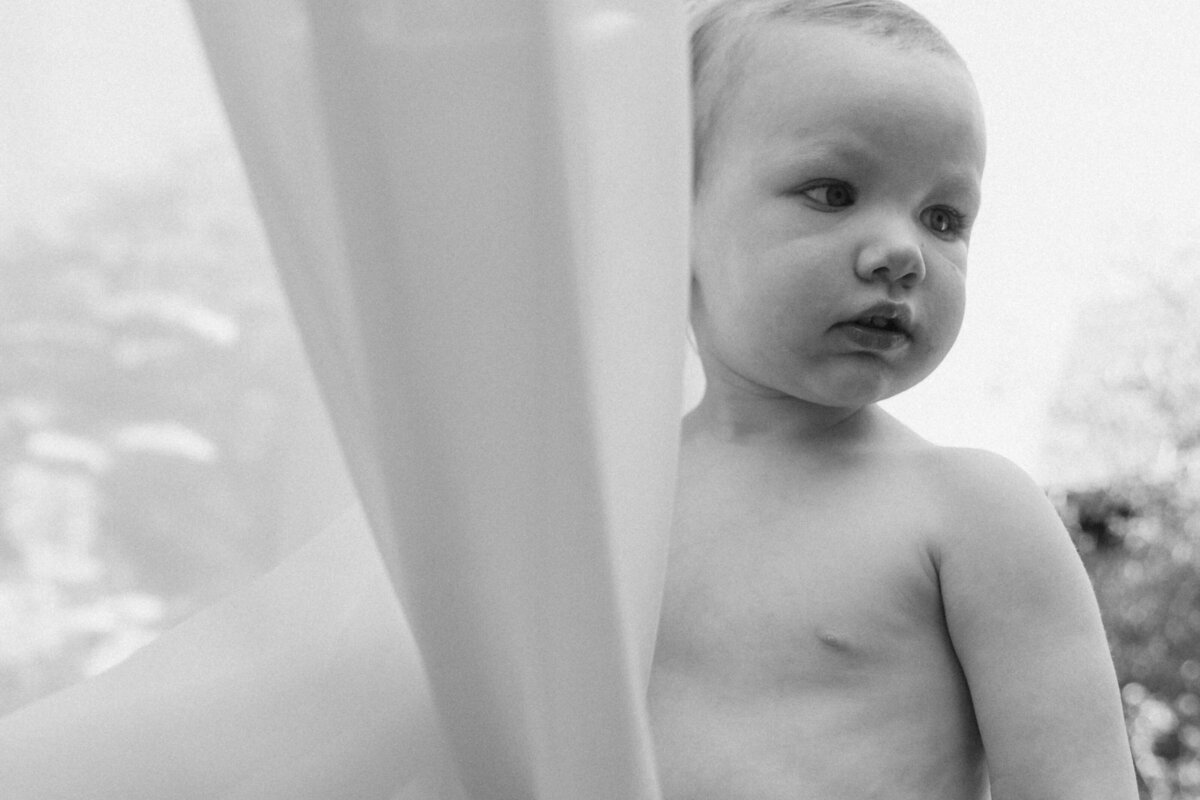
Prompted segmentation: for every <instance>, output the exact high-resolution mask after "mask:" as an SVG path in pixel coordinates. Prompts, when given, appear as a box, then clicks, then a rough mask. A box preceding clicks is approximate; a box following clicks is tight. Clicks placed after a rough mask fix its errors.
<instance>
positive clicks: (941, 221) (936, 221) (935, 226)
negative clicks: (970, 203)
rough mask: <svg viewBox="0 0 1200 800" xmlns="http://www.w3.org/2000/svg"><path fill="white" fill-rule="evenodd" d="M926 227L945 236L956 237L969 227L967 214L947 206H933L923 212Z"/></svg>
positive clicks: (922, 218) (922, 216) (922, 217)
mask: <svg viewBox="0 0 1200 800" xmlns="http://www.w3.org/2000/svg"><path fill="white" fill-rule="evenodd" d="M921 220H922V221H923V222H924V223H925V227H927V228H929V230H931V231H933V232H934V233H936V234H937V235H938V236H941V237H944V238H954V237H956V236H959V235H960V234H962V233H963V231H964V230H965V229H966V227H967V219H966V216H965V215H963V214H962V213H961V212H959V211H955V210H954V209H953V208H948V207H947V206H933V207H932V208H927V209H925V210H924V211H922V212H921Z"/></svg>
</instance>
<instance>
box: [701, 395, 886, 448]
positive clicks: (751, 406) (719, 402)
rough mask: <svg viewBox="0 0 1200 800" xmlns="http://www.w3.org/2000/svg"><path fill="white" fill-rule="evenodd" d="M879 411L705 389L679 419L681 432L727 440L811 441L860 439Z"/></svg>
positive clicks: (869, 408) (784, 396) (785, 397)
mask: <svg viewBox="0 0 1200 800" xmlns="http://www.w3.org/2000/svg"><path fill="white" fill-rule="evenodd" d="M880 415H883V416H886V415H885V414H884V412H883V411H881V410H880V409H879V408H878V407H876V406H875V405H874V404H871V405H866V406H858V407H851V408H836V407H829V406H820V405H816V404H814V403H809V402H806V401H803V400H798V399H796V398H794V397H790V396H787V395H765V394H764V395H747V394H741V395H739V396H737V397H730V396H726V395H724V394H723V393H721V392H720V391H712V390H711V389H710V390H709V391H707V392H706V393H705V395H704V398H703V399H702V400H701V401H700V404H699V405H698V406H697V407H696V408H695V410H693V411H692V412H691V413H690V414H688V416H687V418H686V420H685V421H684V436H685V437H687V436H689V435H692V434H699V433H703V434H705V435H709V436H714V437H716V438H719V439H723V440H726V441H730V442H736V441H743V442H747V443H749V442H752V441H754V440H756V439H771V440H774V441H791V442H796V443H806V442H807V443H812V444H816V443H818V442H829V441H831V440H837V439H845V438H850V439H855V438H859V437H860V436H863V435H864V434H866V433H867V431H868V430H869V429H870V428H872V427H874V426H875V424H876V423H877V422H878V420H877V419H876V417H878V416H880Z"/></svg>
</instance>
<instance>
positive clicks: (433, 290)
mask: <svg viewBox="0 0 1200 800" xmlns="http://www.w3.org/2000/svg"><path fill="white" fill-rule="evenodd" d="M192 6H193V11H194V15H195V18H196V20H197V23H198V25H199V28H200V31H201V34H202V37H203V39H204V42H205V46H206V49H207V51H208V54H209V59H210V63H211V65H212V68H213V73H214V75H215V77H216V80H217V84H218V87H219V89H220V92H221V95H222V98H223V100H224V103H225V105H226V109H227V112H228V115H229V118H230V121H231V123H232V126H233V129H234V133H235V136H236V139H237V141H238V145H239V148H240V150H241V153H242V157H243V161H244V163H245V166H246V169H247V172H248V174H249V177H250V180H251V183H252V186H253V188H254V191H255V194H256V198H257V200H258V203H259V207H260V210H261V212H262V215H263V217H264V221H265V223H266V227H267V230H268V234H269V237H270V240H271V243H272V248H273V250H274V253H275V256H276V260H277V263H278V266H279V268H280V270H281V274H282V275H283V279H284V283H285V286H286V288H287V291H288V294H289V297H290V299H291V302H292V304H293V308H294V312H295V314H296V316H297V320H298V323H299V326H300V328H301V331H302V334H303V336H304V339H305V344H306V347H307V350H308V353H309V357H310V360H311V363H312V366H313V368H314V371H315V373H316V376H317V379H318V383H319V384H320V387H321V390H322V395H323V397H324V400H325V403H326V405H327V407H328V409H329V411H330V414H331V416H332V419H333V421H334V426H335V428H336V430H337V434H338V438H339V440H340V442H341V445H342V452H343V454H344V455H345V458H346V462H347V464H348V466H349V468H350V472H351V474H352V476H353V478H354V483H355V486H356V488H357V490H358V495H359V498H360V499H361V501H362V506H363V508H364V510H365V515H366V518H367V519H368V520H369V523H370V529H371V531H372V532H373V534H374V540H375V543H376V545H377V547H378V550H379V552H380V553H381V554H382V556H383V562H384V564H385V565H386V568H387V572H388V576H389V577H390V579H391V582H392V585H393V587H394V588H395V591H396V594H397V596H398V597H399V598H400V600H401V604H402V607H403V609H404V618H405V620H406V621H407V625H408V627H409V628H410V629H411V631H412V635H413V637H414V638H415V640H416V642H417V643H418V646H419V650H420V654H421V661H422V662H423V664H424V667H425V675H426V676H427V679H428V686H429V687H430V692H431V699H432V706H433V707H434V708H435V709H436V718H437V720H439V721H440V725H441V729H442V733H443V734H444V737H445V740H446V741H447V742H448V743H449V748H450V755H451V760H452V762H453V764H454V770H453V771H454V772H455V773H456V775H457V777H458V778H459V779H460V781H461V784H462V786H463V787H464V788H465V789H466V790H467V791H468V792H469V793H471V794H472V795H473V796H476V797H480V798H484V797H486V798H510V797H511V798H522V799H524V798H571V800H586V798H595V799H596V800H612V799H613V798H653V797H656V796H657V794H658V792H657V787H656V782H655V777H654V767H653V759H652V756H651V750H650V743H649V736H648V729H647V725H646V720H645V712H644V705H643V697H644V691H645V684H646V680H647V677H648V672H649V668H650V661H651V657H652V652H653V645H654V636H655V626H656V622H657V616H658V603H659V595H660V593H661V588H662V576H663V570H664V565H665V555H666V535H667V530H668V527H669V521H670V509H671V500H672V493H673V483H674V466H675V457H676V436H677V424H678V416H679V409H680V398H679V394H680V386H681V377H680V349H681V341H682V335H683V332H684V329H685V313H686V312H685V302H686V228H687V221H686V219H687V201H688V169H689V161H690V157H689V154H688V146H687V142H688V138H689V137H688V132H687V129H688V121H687V116H688V115H687V107H686V102H687V88H686V81H687V78H686V57H685V50H684V47H685V37H684V34H683V27H684V26H683V8H682V6H681V5H680V3H679V0H655V1H654V2H651V1H650V0H626V1H625V2H621V1H619V0H612V1H609V0H593V1H591V2H588V1H586V0H476V1H475V2H467V1H466V0H458V1H457V2H448V1H447V0H347V1H346V2H339V3H336V4H334V3H327V2H323V1H322V0H311V1H310V2H304V1H303V0H259V1H258V2H255V3H244V2H238V1H235V0H192ZM409 663H410V664H411V667H410V671H413V672H416V671H418V670H419V669H420V668H419V667H417V666H416V662H415V661H411V662H409ZM395 680H396V681H399V682H405V681H409V682H410V683H412V684H413V685H418V684H420V683H421V676H420V675H419V674H411V675H406V674H397V675H396V676H395ZM413 702H414V703H419V702H424V699H423V698H418V699H417V700H414V701H413ZM413 719H414V722H413V723H412V724H414V725H417V724H422V725H424V724H429V725H432V724H434V723H432V722H430V721H428V720H426V721H425V722H420V723H418V722H417V721H416V720H420V719H424V716H423V714H422V713H417V712H415V711H414V717H413ZM430 735H431V737H432V736H435V735H436V734H435V733H434V732H432V731H431V733H430ZM396 758H397V759H398V760H400V761H404V760H406V759H412V758H414V756H413V755H411V754H405V753H398V754H397V755H396ZM413 767H414V770H415V771H409V770H402V772H403V773H404V774H405V775H409V776H412V775H416V774H417V773H419V772H420V771H421V770H420V767H421V765H413ZM406 780H407V781H408V784H407V786H408V788H407V790H406V791H408V792H409V794H408V795H404V796H412V797H420V796H422V794H421V793H422V792H431V793H432V792H435V791H443V790H434V789H431V788H428V787H429V786H432V784H423V783H420V781H418V780H417V779H416V778H412V777H409V778H408V779H406ZM422 787H425V788H422ZM445 791H448V790H445Z"/></svg>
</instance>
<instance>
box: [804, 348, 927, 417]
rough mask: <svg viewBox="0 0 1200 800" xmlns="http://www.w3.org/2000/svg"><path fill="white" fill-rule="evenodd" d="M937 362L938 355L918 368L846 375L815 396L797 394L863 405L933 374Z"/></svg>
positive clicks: (832, 403)
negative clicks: (923, 366) (866, 374)
mask: <svg viewBox="0 0 1200 800" xmlns="http://www.w3.org/2000/svg"><path fill="white" fill-rule="evenodd" d="M940 363H941V360H940V359H939V360H938V362H937V363H934V364H932V365H930V366H928V367H926V368H922V369H919V370H912V371H905V372H899V373H897V372H892V373H890V374H883V375H881V374H875V375H870V376H858V377H857V378H848V379H846V380H844V381H841V382H838V383H836V384H835V385H832V386H829V387H827V389H826V391H824V392H821V393H818V394H817V396H814V395H813V394H809V396H808V397H804V396H802V395H804V394H808V393H805V392H801V393H798V394H797V395H796V397H797V398H798V399H802V400H808V402H814V403H816V404H818V405H825V406H829V407H835V408H847V409H849V408H863V407H866V406H869V405H873V404H875V403H880V402H883V401H884V400H890V399H891V398H893V397H896V396H897V395H900V394H903V393H904V392H906V391H908V390H909V389H911V388H913V387H914V386H916V385H917V384H919V383H921V382H922V381H924V380H925V379H926V378H928V377H929V376H930V375H931V374H933V372H934V370H935V369H937V367H938V364H940Z"/></svg>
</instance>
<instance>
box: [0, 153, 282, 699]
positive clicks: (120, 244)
mask: <svg viewBox="0 0 1200 800" xmlns="http://www.w3.org/2000/svg"><path fill="white" fill-rule="evenodd" d="M299 358H300V355H299V351H298V345H297V344H296V339H295V333H294V330H293V329H292V327H291V322H290V319H289V317H288V315H287V312H286V307H285V304H284V301H283V298H282V296H281V293H280V290H279V288H278V286H277V285H276V283H275V276H274V275H273V273H272V268H271V265H270V258H269V255H268V253H267V250H266V248H265V245H264V243H263V239H262V236H261V234H260V232H259V230H258V227H257V218H256V216H255V214H254V211H253V208H252V206H251V204H250V202H249V200H248V198H247V195H246V191H245V189H244V187H243V186H242V185H241V177H240V170H239V168H238V165H237V164H236V162H235V160H234V158H233V156H232V155H231V154H225V153H219V152H207V153H201V154H196V155H194V156H192V157H189V158H188V159H185V160H181V161H180V162H178V163H177V164H176V165H175V166H174V167H173V168H172V169H171V170H169V171H168V172H167V174H163V175H160V176H157V177H154V178H152V179H147V180H144V181H142V182H139V183H136V184H119V185H118V184H113V185H100V186H96V187H95V188H94V191H93V193H92V194H91V197H90V199H89V200H88V201H87V202H86V203H85V204H83V205H82V206H81V207H79V208H78V210H77V211H75V212H74V213H72V214H71V215H70V217H69V218H67V219H65V220H64V221H63V222H62V224H61V225H60V226H59V230H57V231H56V232H48V231H40V232H30V231H25V232H17V233H14V234H12V235H11V236H9V237H8V238H7V239H6V241H4V242H3V243H2V244H0V364H3V365H4V369H3V371H0V513H2V516H0V523H2V528H0V630H3V632H4V634H3V636H2V637H0V712H3V711H4V710H5V709H8V708H11V707H13V706H15V705H17V704H20V703H22V702H25V701H27V700H29V699H32V698H33V697H36V696H38V695H41V694H44V693H46V692H48V691H51V690H53V689H56V688H58V687H60V686H62V685H65V684H67V683H70V682H73V681H74V680H77V679H78V678H79V677H82V676H83V675H85V674H92V673H95V672H98V671H100V670H102V669H103V668H105V667H106V666H108V665H110V664H111V663H115V662H116V661H119V660H120V659H121V658H123V657H124V656H125V655H127V654H128V653H129V652H131V651H132V650H133V649H136V647H138V646H140V645H141V644H143V643H144V642H146V641H148V640H149V639H150V638H152V637H153V636H154V635H155V634H156V633H157V632H158V631H159V630H161V629H163V628H165V627H168V626H170V625H171V624H173V623H174V622H175V621H177V620H178V619H180V618H181V617H182V616H185V615H187V614H188V613H190V612H191V611H193V610H195V609H196V608H198V607H199V606H201V605H203V604H204V603H206V602H207V601H209V600H211V599H212V598H214V597H216V596H218V595H220V594H222V593H224V592H226V591H228V590H229V589H230V588H232V587H233V586H236V585H237V584H238V583H239V582H241V581H243V580H245V579H246V578H247V577H249V576H251V575H254V574H257V573H258V572H260V571H261V570H263V569H264V568H265V567H267V566H269V565H270V563H272V561H273V559H274V558H275V556H276V554H275V549H276V542H275V541H274V540H273V537H272V536H271V534H270V532H271V531H272V529H273V527H274V526H273V524H272V520H273V519H275V518H276V516H277V511H278V509H277V508H276V507H275V505H274V504H275V502H276V501H277V495H276V492H275V489H274V486H273V481H275V480H277V476H278V474H279V469H278V464H277V463H276V461H277V459H278V458H279V453H278V448H279V446H280V440H281V436H280V433H281V426H282V425H284V424H285V423H286V419H285V417H286V412H287V406H286V402H285V399H286V397H287V396H288V392H289V391H290V387H291V386H292V385H293V384H294V381H295V377H294V375H295V373H296V361H297V359H299Z"/></svg>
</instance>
